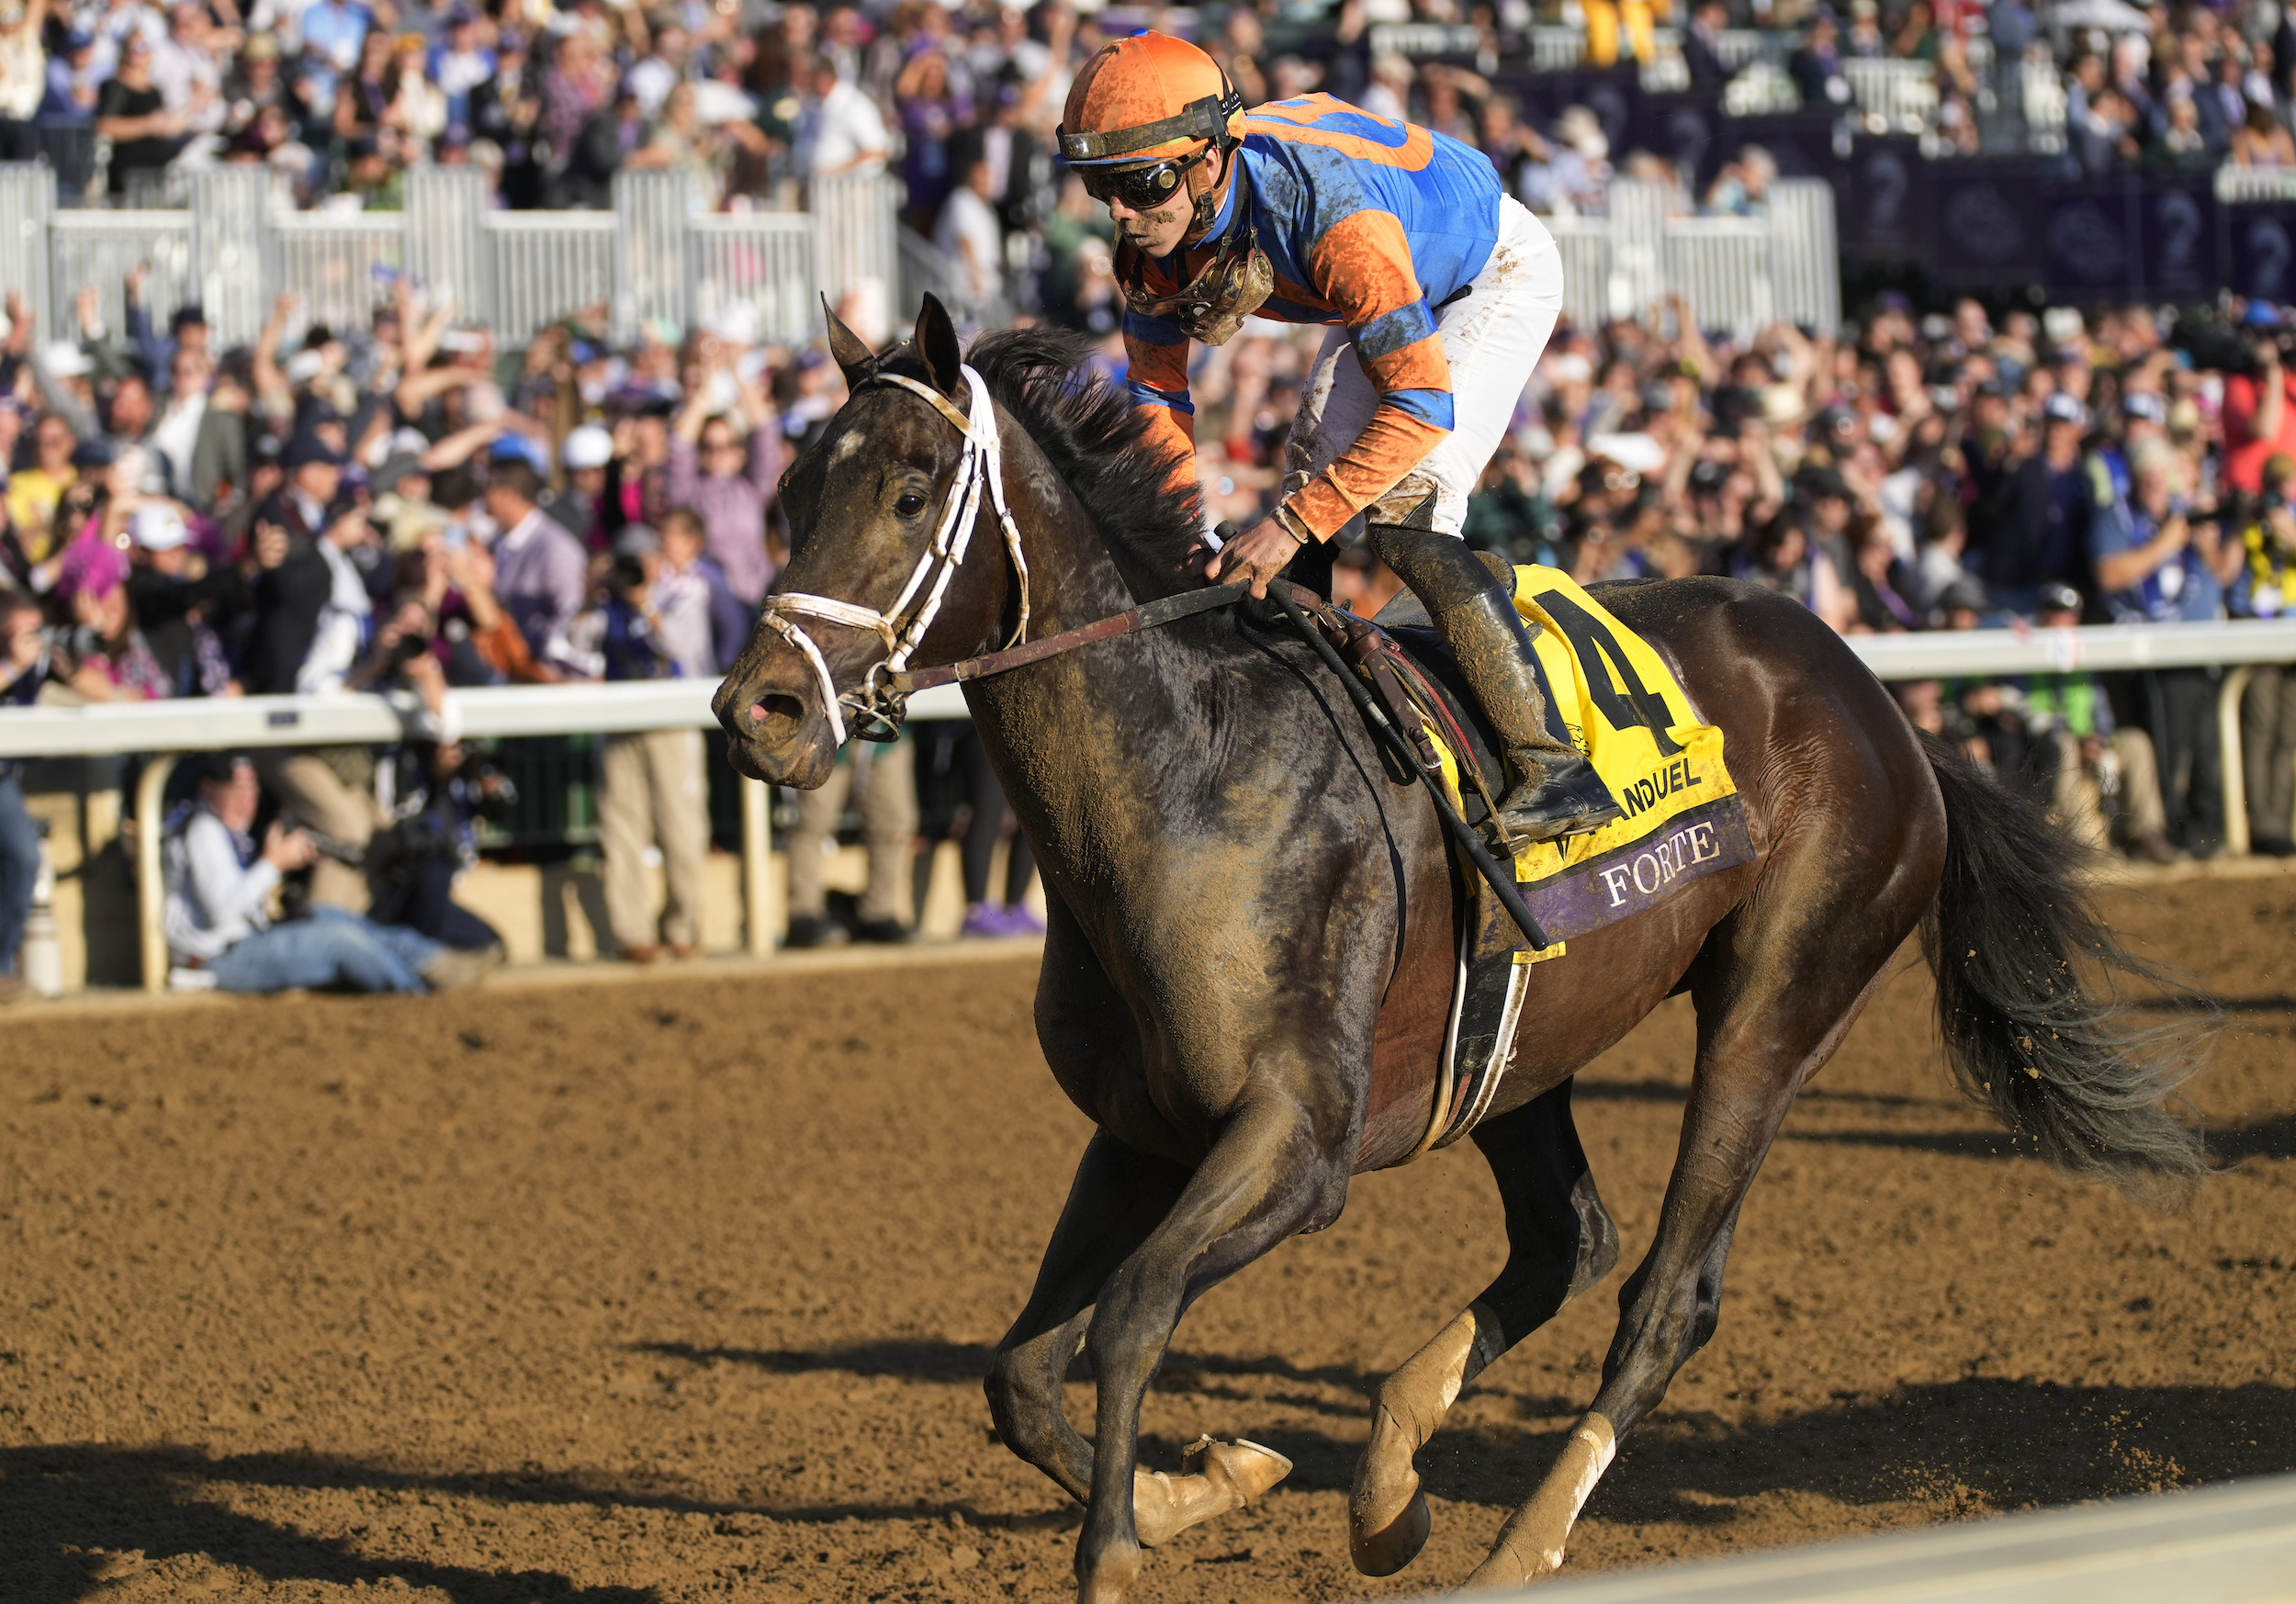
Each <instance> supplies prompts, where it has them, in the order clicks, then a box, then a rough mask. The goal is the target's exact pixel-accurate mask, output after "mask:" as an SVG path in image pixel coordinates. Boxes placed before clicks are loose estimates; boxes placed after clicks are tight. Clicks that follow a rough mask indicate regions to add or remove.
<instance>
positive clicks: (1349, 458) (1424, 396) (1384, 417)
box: [1124, 211, 1452, 544]
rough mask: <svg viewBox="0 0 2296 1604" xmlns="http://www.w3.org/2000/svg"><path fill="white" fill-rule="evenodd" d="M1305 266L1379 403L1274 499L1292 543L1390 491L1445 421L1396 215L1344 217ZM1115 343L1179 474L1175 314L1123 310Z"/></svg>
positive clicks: (1445, 385)
mask: <svg viewBox="0 0 2296 1604" xmlns="http://www.w3.org/2000/svg"><path fill="white" fill-rule="evenodd" d="M1313 271H1314V275H1315V277H1316V279H1317V281H1318V282H1317V286H1316V287H1317V289H1318V291H1319V293H1320V294H1321V295H1322V297H1323V298H1325V299H1326V300H1329V301H1331V302H1332V303H1333V305H1334V308H1336V309H1337V311H1338V313H1339V317H1340V320H1341V321H1342V322H1344V323H1345V325H1346V327H1347V329H1348V330H1349V331H1350V332H1351V333H1352V334H1353V335H1354V336H1355V341H1356V358H1357V360H1358V361H1359V362H1360V363H1361V364H1362V365H1363V369H1364V375H1365V376H1366V377H1367V378H1368V379H1369V380H1370V381H1371V383H1372V386H1373V387H1374V388H1376V389H1377V390H1378V391H1379V407H1378V409H1376V410H1375V411H1374V412H1373V413H1372V416H1371V421H1370V422H1369V423H1367V425H1365V427H1364V430H1363V432H1362V433H1360V434H1358V435H1357V436H1356V438H1355V440H1353V441H1352V442H1350V443H1348V444H1346V445H1345V447H1344V448H1343V449H1342V450H1341V451H1339V452H1338V453H1337V454H1336V455H1335V456H1334V458H1333V460H1332V462H1331V464H1330V465H1329V466H1327V467H1325V468H1324V469H1322V472H1320V473H1318V474H1317V475H1316V476H1315V477H1313V478H1311V479H1310V480H1309V481H1308V482H1307V483H1306V484H1305V485H1304V486H1301V487H1300V488H1299V489H1297V490H1295V491H1294V492H1293V493H1292V494H1291V495H1289V497H1287V498H1286V499H1285V500H1284V502H1283V504H1282V505H1281V506H1279V507H1278V508H1277V510H1276V512H1275V518H1274V522H1277V524H1278V525H1279V526H1281V527H1282V528H1283V530H1284V531H1285V532H1286V533H1289V535H1290V536H1291V537H1292V539H1293V540H1295V541H1297V542H1300V543H1302V544H1304V543H1306V542H1308V541H1325V540H1329V539H1330V538H1331V537H1332V536H1333V535H1334V533H1337V532H1338V531H1339V529H1340V528H1341V527H1342V526H1343V525H1345V523H1346V522H1347V521H1348V520H1349V519H1351V518H1353V517H1354V516H1355V515H1356V513H1358V512H1361V511H1362V510H1364V509H1366V508H1367V507H1369V506H1371V505H1373V504H1374V503H1375V502H1377V501H1378V500H1379V499H1380V498H1381V497H1382V496H1384V495H1386V494H1387V493H1388V492H1389V491H1390V490H1392V489H1393V488H1395V487H1396V486H1397V485H1398V484H1399V483H1401V481H1402V479H1403V477H1404V476H1405V475H1407V474H1409V473H1410V472H1411V470H1412V468H1414V467H1416V466H1418V465H1419V463H1420V461H1421V459H1422V458H1424V457H1425V455H1426V454H1428V453H1429V452H1430V451H1433V450H1434V449H1435V446H1436V445H1437V444H1439V443H1441V442H1442V441H1443V439H1444V437H1445V436H1446V435H1447V434H1449V433H1450V432H1451V424H1452V403H1451V367H1450V364H1449V362H1448V361H1447V360H1446V358H1445V356H1444V353H1443V340H1442V336H1441V335H1440V334H1438V333H1437V332H1436V330H1435V311H1434V309H1433V308H1431V307H1429V306H1428V305H1427V299H1426V297H1425V295H1424V293H1423V292H1422V290H1421V288H1420V286H1419V278H1418V275H1417V274H1416V273H1415V272H1414V271H1413V270H1412V262H1411V252H1410V248H1409V246H1408V244H1407V243H1406V242H1405V241H1404V238H1403V230H1402V227H1401V224H1399V223H1398V222H1397V221H1396V220H1395V219H1394V217H1393V216H1392V215H1390V214H1389V213H1387V212H1376V211H1367V212H1358V213H1356V215H1355V216H1353V217H1351V218H1348V219H1345V220H1344V221H1342V222H1341V223H1340V224H1339V225H1338V226H1337V227H1335V228H1334V229H1333V230H1331V232H1330V233H1328V234H1327V235H1325V236H1324V238H1323V241H1322V243H1321V244H1320V245H1319V246H1318V248H1317V250H1316V253H1315V257H1314V261H1313ZM1124 347H1125V351H1126V353H1127V354H1128V356H1129V357H1130V360H1131V375H1130V385H1131V393H1132V398H1133V400H1134V402H1135V403H1136V404H1138V405H1139V406H1141V407H1142V408H1143V409H1148V410H1150V411H1151V412H1152V413H1154V420H1153V421H1152V423H1151V428H1152V430H1154V436H1152V437H1154V438H1158V439H1160V440H1162V441H1163V442H1165V443H1167V444H1168V445H1169V447H1170V448H1171V450H1172V451H1173V452H1174V453H1175V454H1176V456H1177V457H1178V459H1179V463H1180V467H1179V471H1180V472H1181V473H1183V474H1185V473H1187V471H1188V468H1187V464H1188V463H1189V462H1190V461H1191V460H1192V458H1193V456H1194V453H1195V448H1196V408H1195V404H1194V403H1193V402H1192V401H1191V400H1190V399H1189V398H1188V390H1187V332H1186V331H1184V330H1183V329H1182V328H1181V327H1180V325H1179V323H1178V321H1177V320H1175V319H1170V318H1150V317H1143V316H1142V315H1141V314H1139V313H1137V312H1134V313H1130V314H1128V315H1127V316H1126V318H1125V320H1124Z"/></svg>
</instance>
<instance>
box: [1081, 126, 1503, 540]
mask: <svg viewBox="0 0 2296 1604" xmlns="http://www.w3.org/2000/svg"><path fill="white" fill-rule="evenodd" d="M1243 135H1244V140H1243V143H1242V144H1241V145H1240V146H1239V147H1238V148H1237V150H1236V152H1235V157H1234V160H1235V163H1236V175H1235V182H1234V183H1233V184H1232V185H1230V186H1229V190H1228V196H1227V199H1226V200H1225V201H1224V202H1223V203H1222V204H1221V209H1220V212H1219V215H1218V216H1217V217H1216V218H1215V219H1213V222H1212V226H1211V228H1210V230H1208V231H1207V232H1206V234H1205V237H1204V239H1203V240H1202V241H1199V243H1198V244H1196V245H1194V246H1191V247H1188V248H1187V249H1185V250H1183V251H1179V252H1175V253H1174V254H1173V255H1171V256H1168V257H1165V258H1164V259H1163V260H1161V261H1140V260H1138V259H1137V256H1136V254H1135V252H1133V251H1132V250H1131V248H1130V247H1127V248H1126V249H1125V250H1124V252H1122V253H1121V255H1120V257H1119V259H1118V262H1117V274H1118V276H1119V278H1120V280H1122V281H1124V282H1127V283H1129V282H1131V275H1132V274H1133V273H1134V271H1135V270H1137V271H1138V272H1139V273H1140V275H1141V277H1142V280H1143V281H1144V283H1145V285H1146V286H1147V287H1148V288H1149V289H1150V290H1151V291H1153V292H1154V293H1156V294H1159V295H1170V294H1173V293H1176V291H1177V289H1178V287H1179V286H1181V285H1182V284H1185V283H1187V281H1188V280H1189V279H1191V278H1193V277H1194V276H1195V275H1196V274H1197V273H1199V272H1200V271H1201V270H1202V268H1203V266H1204V264H1205V263H1207V262H1208V261H1210V257H1211V253H1212V251H1213V250H1214V248H1216V247H1217V245H1218V244H1219V242H1220V241H1221V239H1222V238H1224V237H1226V236H1227V235H1228V233H1229V232H1230V231H1231V230H1235V229H1251V230H1255V231H1256V233H1257V236H1258V241H1259V245H1260V248H1261V249H1262V250H1263V251H1265V252H1267V256H1268V260H1269V262H1270V264H1272V265H1273V266H1274V268H1275V272H1276V288H1275V293H1274V294H1273V295H1271V296H1270V297H1268V298H1267V300H1266V303H1265V304H1263V305H1262V306H1261V308H1260V309H1259V315H1260V316H1261V317H1264V318H1272V319H1276V320H1279V321H1283V322H1289V323H1337V324H1340V325H1342V326H1344V327H1345V328H1346V329H1347V330H1348V331H1349V332H1350V333H1351V334H1353V336H1354V337H1355V342H1356V356H1357V358H1358V359H1359V360H1360V361H1361V363H1362V365H1363V369H1364V373H1365V376H1367V377H1368V378H1369V379H1370V380H1371V382H1372V384H1373V385H1374V386H1375V387H1377V388H1378V389H1379V410H1378V412H1377V413H1375V414H1374V416H1373V418H1372V421H1371V423H1370V425H1369V426H1368V427H1367V428H1366V429H1365V430H1364V432H1363V433H1362V434H1361V435H1360V436H1358V437H1357V438H1356V442H1355V443H1353V444H1352V445H1350V446H1348V447H1347V448H1346V449H1345V451H1343V452H1341V453H1340V454H1339V455H1338V456H1337V457H1336V458H1335V459H1334V461H1333V463H1332V465H1331V466H1330V467H1329V468H1327V469H1325V470H1324V471H1323V472H1322V474H1321V475H1319V476H1317V477H1315V478H1314V479H1312V480H1311V481H1310V482H1309V483H1308V484H1307V486H1306V487H1305V488H1302V489H1300V490H1299V491H1297V492H1296V493H1294V494H1293V495H1292V496H1291V497H1290V499H1289V500H1287V501H1286V502H1285V508H1286V510H1288V511H1289V513H1290V514H1291V516H1292V517H1293V518H1295V519H1296V520H1297V521H1298V522H1300V524H1302V525H1304V526H1305V527H1306V528H1307V529H1308V530H1309V531H1311V533H1313V534H1314V535H1315V536H1316V538H1317V539H1319V540H1322V539H1329V538H1330V537H1331V535H1332V534H1333V533H1334V532H1336V531H1337V530H1338V529H1339V527H1340V526H1341V525H1342V524H1344V523H1345V522H1347V520H1348V519H1349V518H1351V517H1353V516H1354V515H1355V514H1356V512H1358V511H1360V510H1363V509H1364V508H1366V507H1367V506H1369V505H1371V503H1373V502H1374V501H1376V500H1378V499H1379V498H1380V497H1381V496H1383V495H1385V494H1386V493H1387V492H1388V491H1389V490H1390V489H1392V488H1394V487H1395V485H1396V484H1397V483H1398V482H1399V481H1400V480H1401V478H1402V477H1403V476H1404V475H1405V474H1407V473H1409V472H1410V471H1411V470H1412V468H1413V467H1415V466H1416V465H1418V463H1419V461H1420V459H1421V458H1423V457H1424V456H1425V455H1426V454H1427V453H1428V452H1430V451H1432V450H1434V449H1435V445H1436V444H1437V443H1439V442H1441V441H1442V439H1443V438H1444V436H1445V435H1446V434H1447V433H1449V432H1450V431H1451V427H1452V413H1451V368H1450V364H1449V362H1448V361H1447V360H1446V358H1445V356H1444V353H1443V341H1442V337H1441V336H1440V335H1439V334H1438V333H1437V332H1436V330H1435V308H1436V307H1438V306H1441V305H1442V304H1443V303H1444V302H1445V301H1446V300H1448V299H1450V298H1451V297H1453V296H1455V295H1457V294H1458V292H1459V291H1460V290H1462V289H1464V288H1465V287H1467V286H1468V285H1469V284H1471V283H1472V282H1473V281H1474V278H1475V275H1477V274H1479V273H1480V272H1481V271H1482V269H1483V264H1485V263H1486V262H1487V261H1489V260H1490V257H1491V250H1492V248H1493V246H1494V245H1495V244H1496V243H1497V241H1498V221H1499V195H1500V190H1499V176H1498V174H1497V172H1496V171H1495V170H1494V169H1493V168H1492V167H1491V163H1490V162H1489V161H1488V160H1487V159H1485V157H1484V156H1483V155H1482V154H1481V153H1480V151H1476V150H1474V149H1473V148H1471V147H1470V146H1468V145H1464V144H1461V143H1460V142H1459V141H1458V140H1454V139H1450V138H1448V137H1446V136H1445V135H1443V134H1438V133H1434V132H1431V131H1430V130H1428V129H1423V128H1418V127H1415V126H1413V125H1412V124H1410V123H1399V122H1395V121H1392V120H1390V119H1389V118H1383V117H1379V116H1375V115H1374V114H1372V113H1370V112H1367V111H1364V110H1361V109H1359V108H1358V107H1353V106H1349V105H1348V104H1346V103H1345V101H1341V100H1334V99H1333V98H1332V97H1331V96H1330V95H1303V96H1301V97H1300V98H1299V99H1297V100H1278V101H1275V102H1272V103H1270V104H1268V105H1266V106H1262V107H1255V108H1254V109H1253V110H1252V111H1250V112H1248V113H1246V114H1245V117H1244V125H1243ZM1124 346H1125V350H1126V351H1127V353H1129V355H1130V357H1131V380H1130V382H1131V392H1132V396H1133V398H1134V399H1135V400H1136V401H1137V402H1138V403H1139V404H1140V405H1142V406H1143V407H1149V408H1154V409H1156V410H1157V411H1158V413H1159V414H1160V416H1161V418H1162V419H1163V420H1164V421H1165V424H1164V426H1165V428H1167V429H1169V430H1170V431H1171V438H1172V439H1173V441H1174V443H1176V444H1178V445H1180V446H1181V447H1183V448H1184V449H1190V448H1192V444H1193V430H1194V424H1193V418H1194V414H1195V407H1194V404H1193V403H1192V402H1191V401H1190V400H1189V399H1188V393H1187V333H1186V332H1185V331H1183V330H1182V329H1181V327H1180V325H1179V323H1178V322H1177V321H1176V320H1174V319H1171V318H1158V317H1145V316H1142V315H1141V314H1139V313H1137V312H1133V313H1128V314H1127V315H1126V317H1125V319H1124Z"/></svg>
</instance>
